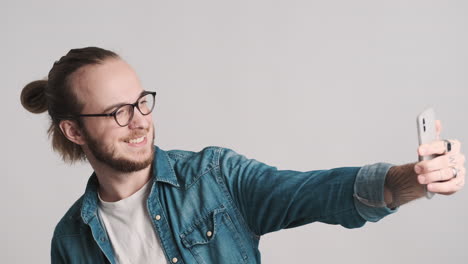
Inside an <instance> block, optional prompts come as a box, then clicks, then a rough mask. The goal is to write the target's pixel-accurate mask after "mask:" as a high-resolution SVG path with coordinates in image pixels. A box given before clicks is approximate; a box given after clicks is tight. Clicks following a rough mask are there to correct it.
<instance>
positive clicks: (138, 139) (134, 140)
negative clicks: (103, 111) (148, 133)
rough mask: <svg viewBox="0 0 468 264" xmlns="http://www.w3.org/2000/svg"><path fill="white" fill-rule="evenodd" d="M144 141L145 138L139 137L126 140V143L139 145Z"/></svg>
mask: <svg viewBox="0 0 468 264" xmlns="http://www.w3.org/2000/svg"><path fill="white" fill-rule="evenodd" d="M143 140H145V136H142V137H139V138H134V139H130V140H125V142H127V143H130V144H138V143H141V142H143Z"/></svg>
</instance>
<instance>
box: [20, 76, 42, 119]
mask: <svg viewBox="0 0 468 264" xmlns="http://www.w3.org/2000/svg"><path fill="white" fill-rule="evenodd" d="M46 86H47V80H38V81H33V82H30V83H28V84H27V85H26V86H25V87H24V88H23V91H21V104H22V105H23V107H24V108H25V109H26V110H28V111H29V112H31V113H34V114H40V113H43V112H45V111H47V99H46V96H45V89H46Z"/></svg>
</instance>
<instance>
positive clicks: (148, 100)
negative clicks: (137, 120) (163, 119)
mask: <svg viewBox="0 0 468 264" xmlns="http://www.w3.org/2000/svg"><path fill="white" fill-rule="evenodd" d="M153 108H154V96H153V95H152V94H147V95H145V96H143V97H141V98H140V100H138V109H140V112H141V113H142V114H143V115H147V114H149V113H151V111H153Z"/></svg>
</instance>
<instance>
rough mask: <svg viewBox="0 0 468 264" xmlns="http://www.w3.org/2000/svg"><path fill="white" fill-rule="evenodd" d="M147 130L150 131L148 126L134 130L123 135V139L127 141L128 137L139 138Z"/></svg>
mask: <svg viewBox="0 0 468 264" xmlns="http://www.w3.org/2000/svg"><path fill="white" fill-rule="evenodd" d="M149 131H150V129H149V128H147V129H142V130H139V131H134V132H132V133H130V135H128V136H127V137H125V138H124V139H123V140H124V141H129V140H130V139H135V138H140V137H143V136H146V135H147V134H148V132H149Z"/></svg>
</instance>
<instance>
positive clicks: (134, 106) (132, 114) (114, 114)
mask: <svg viewBox="0 0 468 264" xmlns="http://www.w3.org/2000/svg"><path fill="white" fill-rule="evenodd" d="M149 94H150V95H152V96H153V106H152V107H151V109H150V111H149V112H148V113H147V114H143V112H141V109H140V107H139V106H138V101H140V99H141V98H143V97H145V96H147V95H149ZM129 105H130V106H132V113H131V116H130V118H129V119H128V122H127V123H126V124H125V125H121V124H120V123H119V122H118V121H117V112H118V111H119V110H120V109H121V108H122V107H126V106H129ZM155 105H156V92H150V91H144V92H143V93H142V94H141V95H140V97H138V99H137V100H136V102H135V103H133V104H122V105H119V106H118V107H117V108H116V109H115V110H114V111H112V113H109V114H80V115H76V116H77V117H95V116H113V117H114V120H115V122H116V123H117V125H119V126H121V127H125V126H127V125H128V124H130V122H131V121H132V119H133V116H134V115H135V108H136V109H138V111H139V112H140V113H141V114H142V115H149V114H151V112H153V109H154V106H155Z"/></svg>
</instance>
